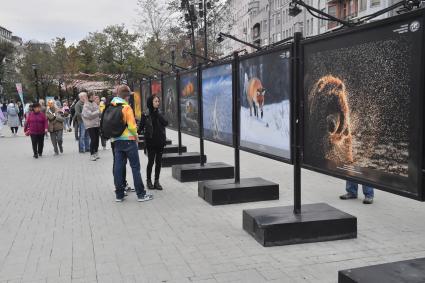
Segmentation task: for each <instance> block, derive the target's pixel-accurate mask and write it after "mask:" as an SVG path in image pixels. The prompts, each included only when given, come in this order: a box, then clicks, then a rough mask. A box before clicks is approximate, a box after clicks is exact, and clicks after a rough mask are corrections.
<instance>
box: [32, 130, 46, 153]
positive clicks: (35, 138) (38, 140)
mask: <svg viewBox="0 0 425 283" xmlns="http://www.w3.org/2000/svg"><path fill="white" fill-rule="evenodd" d="M31 143H32V151H33V152H34V155H37V154H38V155H42V154H43V147H44V134H41V135H31Z"/></svg>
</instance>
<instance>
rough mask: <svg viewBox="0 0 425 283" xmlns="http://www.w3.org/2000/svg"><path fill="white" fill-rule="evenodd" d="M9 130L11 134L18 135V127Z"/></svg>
mask: <svg viewBox="0 0 425 283" xmlns="http://www.w3.org/2000/svg"><path fill="white" fill-rule="evenodd" d="M10 130H11V131H12V134H17V133H18V127H10Z"/></svg>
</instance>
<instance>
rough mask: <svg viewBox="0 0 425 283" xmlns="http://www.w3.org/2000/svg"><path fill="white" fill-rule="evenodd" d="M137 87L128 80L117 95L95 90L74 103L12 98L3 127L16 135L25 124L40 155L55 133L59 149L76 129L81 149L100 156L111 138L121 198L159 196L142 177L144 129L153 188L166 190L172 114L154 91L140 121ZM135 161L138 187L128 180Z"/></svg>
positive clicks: (4, 112)
mask: <svg viewBox="0 0 425 283" xmlns="http://www.w3.org/2000/svg"><path fill="white" fill-rule="evenodd" d="M131 95H132V92H131V90H130V88H129V87H128V86H126V85H120V86H117V87H116V89H115V92H114V94H113V95H111V96H109V97H99V96H98V95H96V94H95V93H91V92H85V91H83V92H80V93H79V95H78V99H75V100H74V101H73V102H72V103H71V105H68V102H67V101H63V102H61V101H60V100H59V99H58V98H56V97H55V99H52V100H48V101H44V100H43V99H40V100H39V101H38V102H34V103H32V104H27V105H25V106H23V105H22V104H21V103H20V102H18V103H15V102H14V101H10V102H9V103H4V104H3V105H1V113H0V133H1V128H2V127H3V126H4V125H8V126H9V127H10V129H11V132H12V137H15V136H16V135H17V133H18V128H19V127H23V130H24V134H25V135H26V136H29V137H30V139H31V144H32V151H33V157H34V159H39V158H40V157H42V156H43V149H44V142H45V139H47V138H49V137H50V140H51V143H52V146H53V150H54V155H55V156H58V155H60V154H62V153H64V145H63V135H64V131H65V132H72V131H74V137H75V140H76V141H77V143H78V151H79V153H81V154H85V153H88V152H90V158H89V160H90V161H97V160H99V159H100V155H99V147H100V146H102V148H103V149H104V150H105V149H106V144H107V141H108V140H109V141H110V144H111V149H112V154H113V166H112V174H113V177H114V185H115V201H116V202H122V201H123V200H124V199H125V197H126V196H128V192H136V194H137V200H138V201H139V202H145V201H149V200H152V199H153V195H152V194H151V193H148V192H147V191H146V189H145V183H144V182H143V180H142V173H141V164H140V159H139V150H138V142H139V134H144V136H145V142H146V150H147V153H148V163H147V167H146V176H147V177H146V185H147V189H150V190H163V187H162V186H161V184H160V182H159V177H160V172H161V160H162V153H163V151H164V147H165V144H166V134H165V127H166V126H167V125H168V122H167V120H166V119H165V118H164V116H163V115H162V114H161V113H160V111H159V106H160V98H159V97H157V96H155V95H153V96H151V97H150V98H149V99H148V101H147V108H148V110H147V111H146V113H143V116H142V119H141V121H136V119H135V115H134V111H133V108H132V107H131V105H130V102H129V101H130V97H131ZM127 163H129V165H130V168H131V172H132V176H133V185H134V187H131V186H129V184H128V182H127V172H126V166H127ZM154 164H155V175H154V180H153V182H152V179H151V175H152V169H153V166H154Z"/></svg>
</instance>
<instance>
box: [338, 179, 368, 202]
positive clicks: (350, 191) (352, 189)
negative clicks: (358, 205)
mask: <svg viewBox="0 0 425 283" xmlns="http://www.w3.org/2000/svg"><path fill="white" fill-rule="evenodd" d="M358 187H359V185H358V184H356V183H354V182H350V181H347V183H346V185H345V190H346V191H347V193H346V194H344V195H342V196H340V197H339V198H340V199H342V200H347V199H357V191H358ZM363 194H364V196H365V198H364V200H363V203H364V204H372V203H373V197H374V191H373V188H372V187H369V186H366V185H363Z"/></svg>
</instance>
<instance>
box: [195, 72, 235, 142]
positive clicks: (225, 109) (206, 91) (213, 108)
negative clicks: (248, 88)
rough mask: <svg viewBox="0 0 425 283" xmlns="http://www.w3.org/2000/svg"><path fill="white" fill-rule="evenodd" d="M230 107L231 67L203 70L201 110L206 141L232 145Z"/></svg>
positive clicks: (231, 102)
mask: <svg viewBox="0 0 425 283" xmlns="http://www.w3.org/2000/svg"><path fill="white" fill-rule="evenodd" d="M232 105H233V100H232V65H231V64H225V65H220V66H217V67H212V68H208V69H205V70H203V71H202V110H203V126H204V137H205V138H206V139H208V140H212V141H217V142H221V143H225V144H228V145H232V144H233V138H232V137H233V134H232V114H233V111H232Z"/></svg>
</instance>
